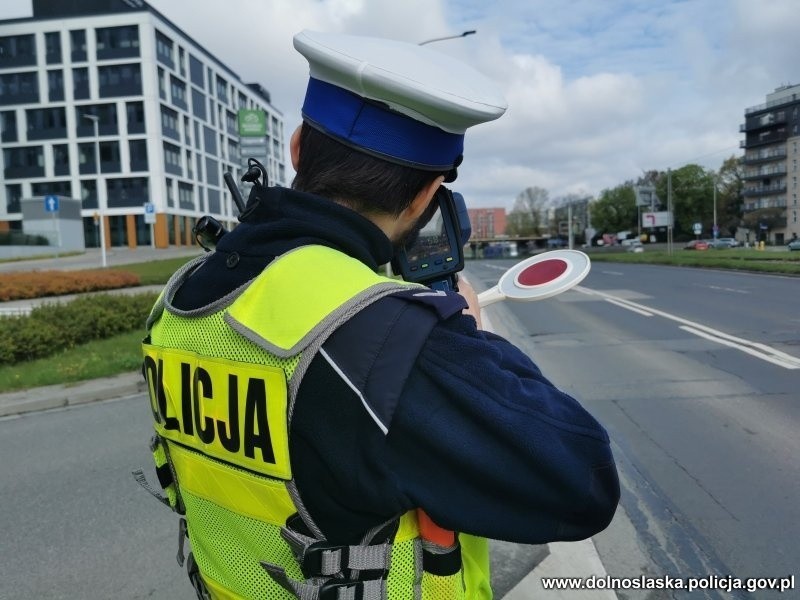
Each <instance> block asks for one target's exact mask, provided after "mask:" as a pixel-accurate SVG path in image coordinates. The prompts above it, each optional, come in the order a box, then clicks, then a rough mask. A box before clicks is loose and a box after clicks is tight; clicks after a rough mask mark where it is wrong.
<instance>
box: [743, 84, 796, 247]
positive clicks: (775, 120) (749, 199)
mask: <svg viewBox="0 0 800 600" xmlns="http://www.w3.org/2000/svg"><path fill="white" fill-rule="evenodd" d="M739 131H741V132H743V133H744V134H745V139H744V140H743V141H742V142H741V143H740V146H741V147H742V148H744V151H745V152H744V157H743V158H742V165H743V167H744V189H743V190H742V194H743V195H744V205H743V212H744V215H743V220H744V223H745V226H746V227H747V228H748V229H749V230H750V231H751V234H750V239H751V240H753V241H755V240H757V239H758V240H761V239H766V240H769V241H770V242H773V243H775V244H778V245H782V244H784V243H786V241H788V240H789V239H790V238H791V237H792V234H796V235H800V222H799V221H798V216H799V215H798V212H800V207H798V204H797V200H798V194H800V190H799V189H798V182H797V178H798V176H800V171H798V161H800V85H789V86H783V87H779V88H777V89H776V90H775V91H774V92H773V93H771V94H768V95H767V101H766V103H765V104H761V105H759V106H753V107H751V108H748V109H746V110H745V122H744V123H743V124H742V125H741V126H740V127H739Z"/></svg>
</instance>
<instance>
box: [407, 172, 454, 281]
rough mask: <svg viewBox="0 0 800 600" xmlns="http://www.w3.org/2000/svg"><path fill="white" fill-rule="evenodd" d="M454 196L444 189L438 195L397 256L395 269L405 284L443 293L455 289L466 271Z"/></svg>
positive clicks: (441, 188)
mask: <svg viewBox="0 0 800 600" xmlns="http://www.w3.org/2000/svg"><path fill="white" fill-rule="evenodd" d="M459 200H460V202H461V203H463V202H464V201H463V198H461V196H460V194H459V195H458V200H455V199H454V194H452V193H451V192H450V190H448V189H447V188H445V187H440V188H439V190H438V191H437V192H436V195H435V196H434V198H433V200H431V206H430V208H429V210H427V211H426V213H425V214H423V216H422V218H421V219H420V221H421V223H420V224H421V225H422V227H421V228H420V229H419V231H418V232H416V235H413V236H412V239H410V240H409V241H408V243H406V245H405V246H404V247H403V248H402V249H401V250H400V251H399V252H398V253H397V254H396V255H395V258H394V260H393V261H392V268H393V269H394V271H395V273H398V274H399V275H401V276H402V277H403V279H404V280H405V281H413V282H415V283H422V284H425V285H427V286H430V287H432V288H433V289H441V290H444V291H448V290H454V289H456V286H455V282H456V277H455V275H456V273H458V272H459V271H461V270H462V269H463V268H464V248H463V242H462V239H461V237H462V235H461V233H462V232H461V227H460V226H459V222H458V210H457V207H456V203H457V202H458V201H459Z"/></svg>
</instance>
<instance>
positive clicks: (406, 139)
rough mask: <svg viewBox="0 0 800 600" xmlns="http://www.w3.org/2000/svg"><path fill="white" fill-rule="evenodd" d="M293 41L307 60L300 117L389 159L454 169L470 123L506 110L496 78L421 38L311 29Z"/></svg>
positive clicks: (476, 122)
mask: <svg viewBox="0 0 800 600" xmlns="http://www.w3.org/2000/svg"><path fill="white" fill-rule="evenodd" d="M294 46H295V48H296V49H297V51H298V52H300V53H301V54H302V55H303V56H305V57H306V59H307V60H308V62H309V67H310V75H311V77H310V80H309V84H308V89H307V91H306V97H305V101H304V103H303V118H304V120H305V121H306V122H307V123H308V124H309V125H311V126H312V127H314V128H316V129H318V130H320V131H322V132H323V133H326V134H327V135H330V136H331V137H333V138H335V139H337V140H339V141H341V142H343V143H345V144H347V145H349V146H352V147H355V148H357V149H359V150H362V151H364V152H367V153H369V154H373V155H376V156H379V157H381V158H383V159H385V160H388V161H391V162H396V163H400V164H407V165H411V166H414V167H417V168H420V169H427V170H444V171H447V170H449V169H452V168H453V167H455V166H457V165H458V164H459V162H460V161H461V154H462V153H463V147H464V132H465V131H466V130H467V128H468V127H471V126H473V125H477V124H479V123H484V122H486V121H491V120H493V119H497V118H498V117H500V116H501V115H502V114H503V113H504V112H505V110H506V101H505V99H504V98H503V96H502V94H501V93H500V91H499V90H498V88H497V86H496V84H494V83H493V82H492V81H490V80H489V79H488V78H486V77H485V76H483V75H482V74H480V73H479V72H477V71H476V70H475V69H473V68H472V67H470V66H468V65H466V64H464V63H461V62H459V61H457V60H456V59H454V58H451V57H450V56H447V55H445V54H441V53H439V52H436V51H435V50H432V49H430V48H428V47H426V46H418V45H415V44H409V43H405V42H399V41H395V40H386V39H379V38H370V37H359V36H352V35H342V34H330V33H319V32H312V31H308V30H306V31H302V32H300V33H298V34H297V35H295V37H294Z"/></svg>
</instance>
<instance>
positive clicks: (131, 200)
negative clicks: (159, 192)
mask: <svg viewBox="0 0 800 600" xmlns="http://www.w3.org/2000/svg"><path fill="white" fill-rule="evenodd" d="M106 193H107V194H108V207H109V208H127V207H130V206H137V207H141V206H142V204H144V203H145V202H149V200H150V194H149V188H148V184H147V177H125V178H120V179H106Z"/></svg>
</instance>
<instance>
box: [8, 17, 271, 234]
mask: <svg viewBox="0 0 800 600" xmlns="http://www.w3.org/2000/svg"><path fill="white" fill-rule="evenodd" d="M132 26H135V27H136V29H135V30H133V29H130V27H132ZM120 27H123V28H125V27H127V28H129V29H121V30H120V29H113V30H111V29H107V28H120ZM80 31H84V32H85V33H84V34H83V35H84V38H85V56H83V55H82V53H81V48H80V46H81V44H80V33H75V32H80ZM132 31H133V32H135V34H136V35H131V32H132ZM120 32H122V34H120ZM56 33H58V35H59V39H58V46H60V60H59V59H58V57H57V53H54V52H53V49H54V48H57V45H56V42H55V41H54V40H55V35H54V34H56ZM30 35H33V40H34V44H35V55H36V63H35V65H33V64H27V65H16V64H11V63H13V62H14V60H15V59H13V58H12V59H10V60H11V63H9V60H6V62H3V60H2V59H0V113H2V118H3V121H2V122H3V125H4V127H3V129H4V130H3V139H2V141H0V147H2V150H3V152H2V153H0V169H2V170H0V172H2V173H3V174H4V177H3V179H4V181H3V185H2V186H0V222H3V221H4V222H14V221H19V220H20V219H21V214H20V213H19V212H18V211H19V208H18V206H19V203H18V201H17V200H18V199H19V198H31V197H36V196H43V195H45V194H58V195H62V196H71V197H73V198H81V199H83V202H84V204H83V209H82V215H83V216H84V218H85V219H87V221H86V222H87V224H90V223H91V220H92V218H93V216H94V215H95V214H96V213H98V211H99V212H100V213H101V214H103V215H106V216H108V217H109V218H110V219H111V221H110V223H111V234H112V236H111V245H122V244H123V243H127V244H128V245H136V244H135V242H134V243H131V240H130V239H127V238H128V237H130V235H131V234H130V232H131V227H132V226H135V228H136V237H137V238H139V243H140V244H141V243H143V238H147V239H148V241H149V235H150V232H149V226H145V225H144V224H143V213H144V207H143V203H144V202H145V201H148V202H152V203H154V205H155V210H156V213H157V214H159V215H163V217H160V219H159V223H160V224H159V226H160V227H162V228H166V229H165V230H164V231H167V232H168V233H167V235H168V237H169V243H175V242H177V243H185V239H186V235H185V229H186V228H187V227H191V224H193V222H194V221H195V220H196V219H197V218H199V217H201V216H203V215H205V214H211V215H212V216H215V217H216V218H218V219H219V220H221V221H223V222H227V223H229V224H230V223H232V222H233V221H234V220H235V215H236V211H235V209H234V207H233V206H232V202H231V198H230V193H229V192H228V190H227V188H226V187H225V184H224V180H223V178H222V174H223V173H224V172H226V171H230V172H232V173H233V175H234V178H235V179H236V180H237V181H238V176H239V175H240V174H241V173H242V168H243V166H245V163H246V161H247V158H248V156H240V155H239V154H240V153H239V148H240V138H239V134H238V130H237V122H236V115H237V111H238V110H239V109H245V108H246V109H257V110H262V111H264V112H265V113H266V122H267V131H268V134H267V139H266V140H265V141H266V146H267V148H268V155H267V156H258V157H254V158H257V159H258V160H260V161H261V162H262V163H264V166H265V167H266V169H267V172H268V174H269V177H270V183H271V184H275V183H277V184H279V185H285V178H286V173H285V163H284V152H283V149H284V131H283V117H282V115H281V114H280V113H279V112H278V111H276V109H275V108H273V107H272V106H271V105H270V103H269V102H268V100H267V99H266V98H265V97H263V96H262V95H261V94H260V93H258V90H254V89H252V88H251V87H249V86H248V85H246V84H245V83H243V82H242V81H241V80H240V79H239V77H238V76H237V75H236V74H235V73H233V72H232V71H230V70H229V69H228V68H227V67H225V66H224V64H222V63H221V62H219V61H217V60H216V59H214V58H213V57H211V56H210V55H209V54H208V53H207V52H206V51H205V50H204V49H202V48H201V47H200V46H199V45H198V44H197V43H196V42H194V41H193V40H192V39H190V38H189V37H188V36H186V35H185V34H184V33H183V32H181V31H180V30H179V29H178V28H177V27H175V26H174V25H172V24H171V23H170V22H169V21H167V20H166V19H163V18H162V17H161V16H160V15H159V14H158V13H156V12H154V11H151V10H149V9H148V8H147V7H146V6H145V7H144V8H143V9H142V10H141V11H139V12H121V13H116V14H104V15H91V16H79V17H78V16H76V17H67V18H58V19H47V20H43V19H20V20H13V21H5V22H0V43H7V44H11V46H10V47H11V48H12V50H13V48H14V47H16V46H14V44H16V43H17V41H18V40H19V38H18V37H17V36H30ZM76 36H77V38H76ZM30 39H31V38H29V37H28V38H25V39H24V40H23V42H24V43H25V44H27V41H29V40H30ZM76 39H77V42H76ZM137 44H138V46H137ZM170 45H171V50H170V48H169V47H170ZM98 46H99V47H98ZM48 49H49V50H50V51H51V52H50V54H48ZM0 50H4V49H3V48H0ZM75 50H77V51H78V55H73V51H75ZM98 50H99V51H100V56H99V57H98ZM137 50H138V52H137ZM170 53H171V56H172V61H171V62H172V64H169V63H170V60H168V59H167V55H168V54H170ZM0 55H2V52H0ZM125 55H127V56H125ZM6 56H8V52H6ZM21 60H23V62H24V60H25V59H24V58H23V59H21ZM84 69H85V70H84ZM137 69H138V76H137V74H136V71H137ZM59 72H60V76H59ZM33 73H35V76H36V79H35V81H36V82H37V83H38V97H36V98H33V97H25V94H24V92H20V90H21V89H22V87H23V86H24V85H26V84H30V82H31V81H32V78H33ZM81 73H86V74H88V97H81V96H85V95H86V94H85V93H84V94H81V93H80V92H79V90H78V89H76V85H77V87H78V88H79V87H80V82H79V81H75V80H74V79H73V77H74V76H76V75H80V74H81ZM123 73H124V74H126V75H127V76H128V78H127V79H122V76H123ZM198 73H200V74H201V76H200V77H199V78H198ZM20 74H22V76H21V77H18V76H19V75H20ZM59 77H60V78H61V79H62V80H63V97H62V98H58V97H56V99H53V100H51V99H50V96H51V93H52V90H53V88H57V87H58V85H57V82H58V80H59ZM23 79H24V81H23ZM79 79H80V78H79ZM200 79H202V81H200ZM53 82H56V83H55V84H54V85H51V83H53ZM115 82H117V84H115ZM131 86H132V87H131ZM134 88H135V91H134V93H127V91H129V90H130V89H134ZM28 89H30V88H29V86H28ZM181 90H183V92H182V91H181ZM56 91H57V89H56ZM18 93H21V94H23V95H21V96H19V98H20V99H21V102H19V103H17V102H16V100H15V94H18ZM56 96H58V94H56ZM201 104H202V108H201V106H200V105H201ZM100 105H108V106H104V107H103V108H100V109H98V111H99V112H98V113H97V114H102V115H103V119H101V122H100V124H99V129H100V135H99V142H100V145H99V146H97V145H96V144H97V141H98V138H96V137H95V135H94V125H93V122H92V121H90V120H89V119H86V118H84V117H83V115H84V114H87V113H92V112H93V111H94V110H95V107H99V106H100ZM140 108H143V113H144V114H143V116H144V118H143V124H142V123H140V122H138V117H137V115H139V114H140ZM36 109H56V110H55V111H54V112H51V111H45V113H46V114H45V116H42V114H43V113H36V112H35V111H36ZM58 109H63V113H62V111H60V110H58ZM32 111H33V112H32ZM53 114H55V116H56V117H57V119H56V120H57V121H59V123H58V125H59V126H58V127H56V128H54V129H53V132H54V135H53V136H52V137H50V136H48V135H43V131H42V130H41V129H39V128H38V127H37V126H36V125H37V124H36V123H34V120H35V118H38V119H40V120H41V119H45V120H48V119H50V120H52V119H51V117H52V116H53ZM61 114H63V115H64V117H65V123H64V124H63V125H65V127H61V123H60V116H59V115H61ZM129 115H130V116H131V117H132V119H135V120H136V122H134V123H129V121H128V116H129ZM114 121H115V122H116V131H114V127H113V122H114ZM12 125H15V127H16V132H15V133H14V132H13V131H12ZM142 125H143V126H142ZM103 129H105V130H106V131H103ZM45 133H46V132H45ZM143 148H146V163H147V164H146V166H145V165H144V164H143V163H142V161H141V160H140V159H141V157H142V154H141V151H142V149H143ZM65 151H66V152H68V158H67V157H66V156H65V155H64V154H65ZM97 151H101V152H102V156H101V161H100V162H101V166H102V171H101V172H100V173H99V174H98V172H97V170H96V167H95V158H94V157H95V156H96V154H95V152H97ZM131 153H133V154H134V155H135V156H132V155H131ZM132 158H133V159H134V160H133V161H132V160H131V159H132ZM19 161H22V163H23V164H22V165H21V166H20V164H19ZM6 163H9V164H6ZM15 165H16V166H15ZM82 170H83V173H82V172H81V171H82ZM145 182H146V185H145ZM92 186H94V189H95V190H96V192H95V194H92ZM15 197H16V198H15ZM9 209H10V210H9ZM129 215H131V216H130V217H129ZM179 217H186V219H179ZM131 219H134V222H135V225H133V224H132V222H131ZM178 222H179V224H177V223H178ZM91 230H92V227H91V225H89V226H87V231H89V232H91ZM158 237H159V236H158V234H156V239H158ZM89 245H92V244H89Z"/></svg>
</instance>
